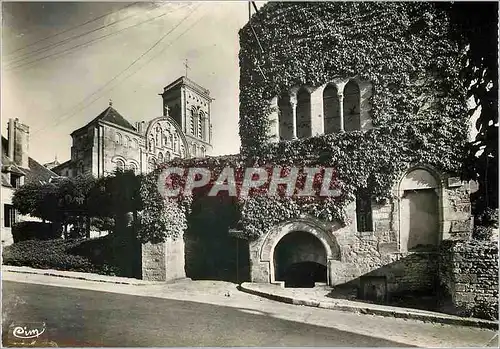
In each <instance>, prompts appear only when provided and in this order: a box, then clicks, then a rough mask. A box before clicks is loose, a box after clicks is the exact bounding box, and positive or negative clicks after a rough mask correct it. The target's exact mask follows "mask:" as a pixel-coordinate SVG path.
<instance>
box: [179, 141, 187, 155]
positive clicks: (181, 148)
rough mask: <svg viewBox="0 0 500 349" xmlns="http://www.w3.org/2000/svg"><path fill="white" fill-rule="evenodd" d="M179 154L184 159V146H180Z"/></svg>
mask: <svg viewBox="0 0 500 349" xmlns="http://www.w3.org/2000/svg"><path fill="white" fill-rule="evenodd" d="M180 153H181V157H182V158H185V157H186V149H185V148H184V144H182V143H181V144H180Z"/></svg>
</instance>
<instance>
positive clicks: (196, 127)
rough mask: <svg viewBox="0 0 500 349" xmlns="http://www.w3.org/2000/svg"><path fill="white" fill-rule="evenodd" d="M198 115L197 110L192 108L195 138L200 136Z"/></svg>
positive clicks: (192, 126) (192, 132)
mask: <svg viewBox="0 0 500 349" xmlns="http://www.w3.org/2000/svg"><path fill="white" fill-rule="evenodd" d="M197 129H198V115H197V113H196V108H195V107H193V108H191V134H192V135H194V136H197V135H198V130H197Z"/></svg>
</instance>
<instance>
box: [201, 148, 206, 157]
mask: <svg viewBox="0 0 500 349" xmlns="http://www.w3.org/2000/svg"><path fill="white" fill-rule="evenodd" d="M205 153H206V151H205V147H203V146H202V147H201V148H200V155H201V156H205Z"/></svg>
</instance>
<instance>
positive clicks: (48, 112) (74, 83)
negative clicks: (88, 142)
mask: <svg viewBox="0 0 500 349" xmlns="http://www.w3.org/2000/svg"><path fill="white" fill-rule="evenodd" d="M128 4H130V3H124V2H113V3H110V2H101V3H89V2H71V3H55V4H54V3H41V2H40V3H19V2H18V3H5V2H3V4H2V12H3V13H2V15H3V26H2V46H3V47H2V104H1V112H2V134H3V135H4V136H5V135H6V132H7V120H8V119H9V118H11V117H12V118H15V117H17V118H19V119H20V121H21V122H22V123H25V124H27V125H28V126H29V127H30V156H31V157H33V158H34V159H36V160H37V161H39V162H41V163H45V162H49V161H52V160H53V159H54V156H55V155H56V154H57V157H58V160H59V161H60V162H62V161H65V160H67V159H69V158H70V148H71V137H70V136H69V134H70V133H71V132H72V131H73V130H75V129H77V128H79V127H81V126H83V125H85V124H86V123H87V122H89V121H90V120H92V119H93V118H95V117H96V116H97V115H98V114H99V113H100V112H101V111H103V110H104V109H105V108H106V107H107V106H108V101H109V99H112V100H113V107H114V108H116V109H117V110H118V111H119V112H120V113H121V114H122V115H123V116H124V117H125V118H127V119H128V120H129V121H130V122H131V123H134V122H135V121H139V120H150V119H153V118H155V117H158V116H160V115H161V114H162V102H161V97H160V96H159V95H158V93H160V92H162V90H163V87H164V86H166V85H168V84H169V83H170V82H172V81H173V80H175V79H177V78H178V77H180V76H181V75H184V73H185V67H184V61H185V59H186V58H187V59H188V64H189V66H190V69H189V70H188V77H189V78H191V79H193V80H194V81H196V82H197V83H198V84H200V85H202V86H204V87H205V88H207V89H209V90H210V93H211V95H212V97H213V98H215V101H214V102H213V103H212V123H213V133H214V142H213V146H214V154H230V153H237V152H238V151H239V145H240V143H239V135H238V115H239V112H238V105H239V101H238V90H239V67H238V52H239V44H238V30H239V29H240V28H241V27H242V26H243V25H244V24H245V23H246V22H247V21H248V3H247V2H246V1H234V2H229V1H224V2H215V1H214V2H208V1H207V2H192V3H188V2H175V3H174V2H161V3H160V2H158V3H146V2H144V3H140V4H135V5H133V6H130V7H128V8H126V9H124V10H122V11H118V10H120V9H121V8H123V7H125V6H127V5H128ZM257 5H258V6H259V7H260V6H262V3H257ZM192 10H195V11H194V12H193V13H191V14H190V12H191V11H192ZM113 11H114V13H112V14H111V15H109V16H106V17H104V18H101V19H99V20H97V21H95V22H92V23H88V24H86V25H84V26H80V27H78V28H75V29H73V30H68V29H71V28H73V27H75V26H77V25H79V24H82V23H85V22H87V21H89V20H91V19H93V18H95V17H98V16H101V15H104V14H107V13H110V12H113ZM165 13H166V14H165ZM162 14H165V15H163V16H161V15H162ZM186 16H187V18H186ZM154 17H158V18H156V19H154V20H151V21H149V22H146V23H143V24H140V25H137V26H135V27H132V28H129V29H126V30H122V31H120V32H118V33H116V32H117V31H118V30H121V29H124V28H126V27H130V26H132V25H135V24H138V23H140V22H144V21H145V20H147V19H150V18H154ZM117 20H119V21H120V22H118V23H116V24H113V25H110V26H109V27H106V28H104V29H99V30H95V31H94V32H92V33H89V34H86V35H82V36H80V37H77V38H75V36H77V35H81V34H84V33H85V32H88V31H91V30H94V29H98V28H99V27H102V26H104V25H107V24H112V23H113V22H116V21H117ZM179 23H180V25H179V26H178V27H177V28H176V29H174V30H173V31H172V32H171V33H170V34H168V35H167V36H166V37H165V38H164V39H163V40H162V41H160V42H159V43H158V44H157V46H155V47H154V48H153V49H152V50H151V51H149V52H148V53H147V54H146V55H145V56H144V57H143V58H142V59H140V60H139V61H137V62H136V63H135V64H133V65H132V66H131V67H130V68H129V69H128V70H126V71H125V72H124V73H122V74H121V75H118V74H119V73H120V72H122V71H123V70H125V69H126V68H127V67H128V66H129V65H131V64H132V63H133V62H134V61H135V60H137V59H138V58H139V57H140V56H141V55H142V54H144V53H145V52H146V51H147V50H148V49H150V48H151V47H152V46H153V45H154V44H155V42H157V41H158V40H160V38H161V37H162V36H164V35H166V34H167V33H168V32H169V31H171V30H172V29H173V28H174V27H175V26H176V25H178V24H179ZM62 31H66V32H64V33H62V34H59V35H56V36H54V37H52V38H49V39H45V40H44V38H46V37H48V36H51V35H54V34H57V33H60V32H62ZM112 33H116V34H113V35H110V36H108V37H106V38H103V39H101V40H100V41H96V42H93V43H92V44H88V45H87V46H85V44H86V43H87V42H88V41H90V40H95V39H97V38H99V37H102V36H104V35H107V34H112ZM183 33H184V34H183ZM181 34H183V35H182V36H180V37H179V35H181ZM69 38H72V39H69ZM32 43H36V44H32ZM27 45H30V46H27ZM49 45H52V46H51V47H48V46H49ZM78 45H81V46H80V47H79V48H76V49H71V48H72V47H75V46H78ZM68 49H71V50H69V51H67V50H68ZM34 51H37V52H34ZM64 51H67V52H66V53H65V54H61V55H58V53H61V52H64ZM47 56H50V57H48V58H44V57H47ZM36 60H38V61H36ZM23 64H24V66H21V65H23ZM18 66H19V67H18ZM132 73H135V74H133V75H131V74H132ZM117 75H118V77H117V78H116V79H115V80H114V81H112V82H111V83H109V84H108V85H106V84H107V83H108V82H109V81H110V80H111V79H112V78H113V77H115V76H117Z"/></svg>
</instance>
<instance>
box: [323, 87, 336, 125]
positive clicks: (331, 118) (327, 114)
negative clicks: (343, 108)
mask: <svg viewBox="0 0 500 349" xmlns="http://www.w3.org/2000/svg"><path fill="white" fill-rule="evenodd" d="M323 118H324V125H325V134H328V133H336V132H339V131H340V104H339V97H338V93H337V88H336V87H335V85H333V84H329V85H328V86H327V87H326V88H325V89H324V90H323Z"/></svg>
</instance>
